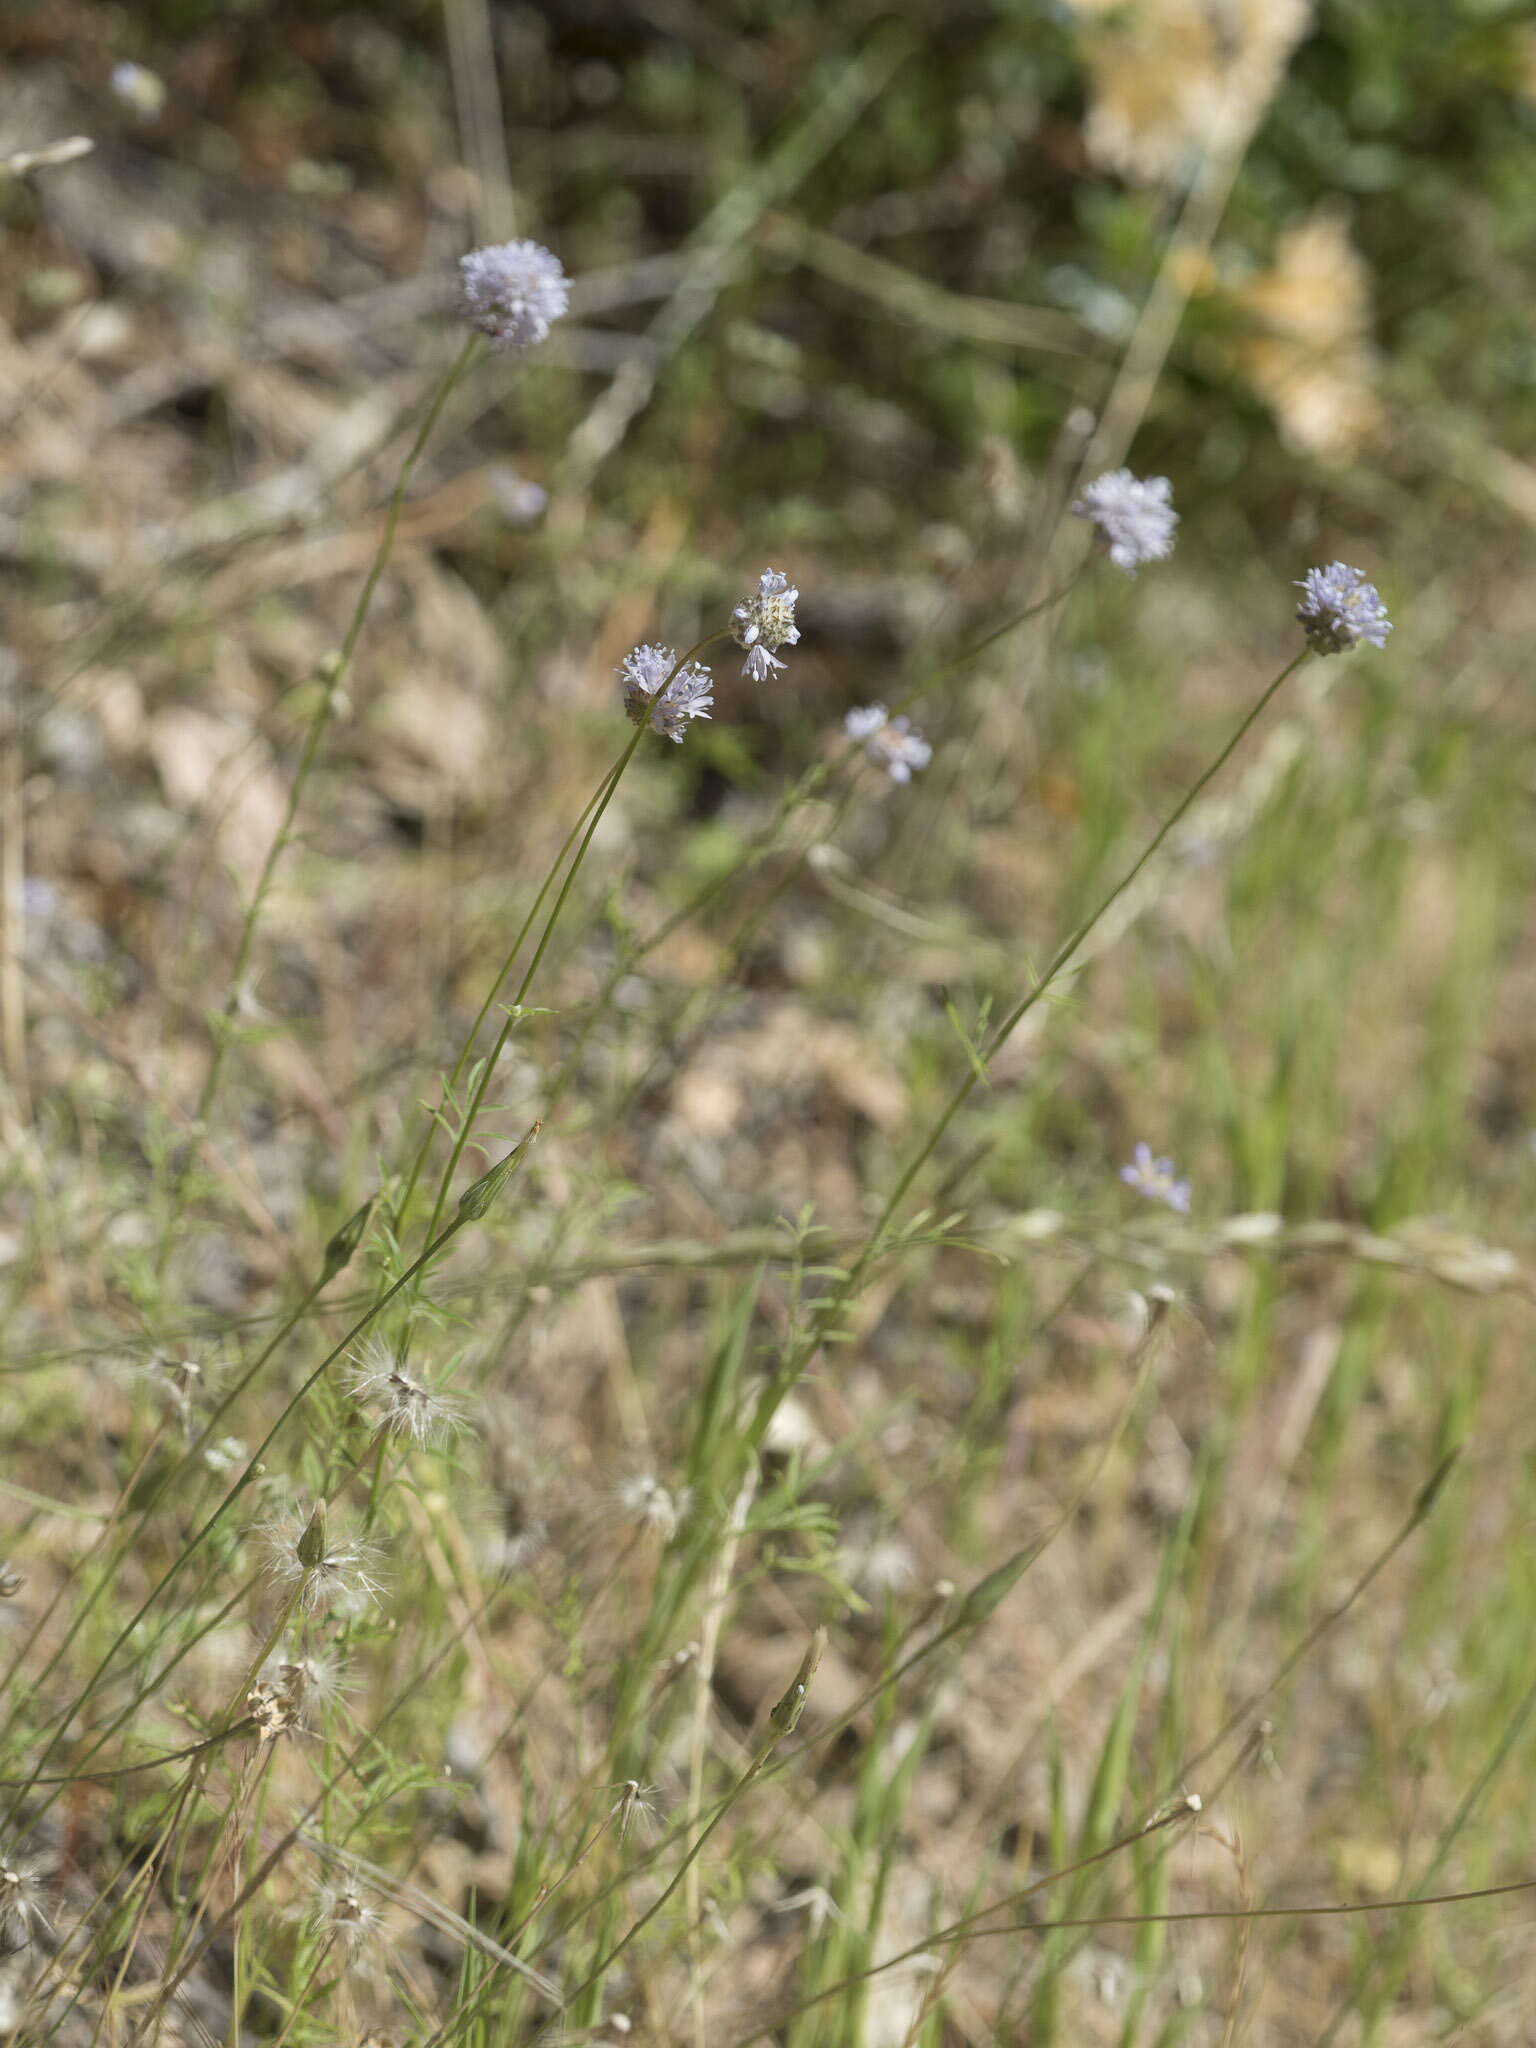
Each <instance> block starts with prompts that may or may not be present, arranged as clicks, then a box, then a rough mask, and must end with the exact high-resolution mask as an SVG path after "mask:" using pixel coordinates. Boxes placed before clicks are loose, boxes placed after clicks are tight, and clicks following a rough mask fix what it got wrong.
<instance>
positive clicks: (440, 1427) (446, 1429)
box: [347, 1344, 464, 1445]
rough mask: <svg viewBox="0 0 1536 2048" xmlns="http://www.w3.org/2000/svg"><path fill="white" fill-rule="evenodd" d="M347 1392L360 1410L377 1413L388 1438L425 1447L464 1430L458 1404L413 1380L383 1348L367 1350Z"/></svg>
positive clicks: (360, 1360) (380, 1424) (375, 1345)
mask: <svg viewBox="0 0 1536 2048" xmlns="http://www.w3.org/2000/svg"><path fill="white" fill-rule="evenodd" d="M347 1391H348V1392H349V1393H350V1394H351V1396H352V1398H353V1400H354V1401H356V1402H357V1404H358V1405H359V1407H362V1408H367V1409H371V1410H373V1411H374V1412H375V1413H376V1415H377V1417H378V1426H379V1428H380V1429H382V1430H383V1432H384V1434H385V1435H386V1436H388V1437H395V1438H399V1437H405V1438H408V1439H409V1440H410V1441H411V1442H412V1443H416V1444H422V1445H425V1444H429V1443H431V1442H432V1441H433V1440H434V1439H435V1438H442V1437H447V1436H452V1435H454V1434H455V1433H456V1432H457V1431H458V1430H461V1429H462V1428H463V1427H464V1413H463V1410H462V1409H461V1408H460V1407H459V1405H458V1404H457V1402H455V1401H451V1400H449V1399H448V1398H447V1397H446V1396H445V1395H443V1394H439V1393H437V1392H436V1391H435V1390H434V1389H433V1388H432V1387H431V1386H429V1385H428V1384H427V1382H426V1381H425V1380H422V1379H415V1378H412V1376H411V1375H410V1374H409V1373H407V1372H406V1371H405V1369H404V1367H403V1366H402V1365H401V1363H400V1362H399V1360H398V1359H397V1358H396V1357H395V1356H394V1354H393V1353H392V1352H389V1351H387V1350H385V1348H384V1347H383V1346H382V1345H378V1344H371V1345H369V1346H367V1347H366V1348H365V1349H364V1351H363V1353H362V1355H361V1357H360V1358H359V1360H358V1369H357V1370H356V1371H355V1372H354V1373H353V1375H352V1377H351V1379H350V1381H349V1382H348V1387H347Z"/></svg>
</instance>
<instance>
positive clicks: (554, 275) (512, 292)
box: [459, 242, 571, 349]
mask: <svg viewBox="0 0 1536 2048" xmlns="http://www.w3.org/2000/svg"><path fill="white" fill-rule="evenodd" d="M459 283H460V286H461V288H462V290H463V294H464V318H465V319H466V320H467V321H469V323H470V325H471V326H472V327H478V328H479V330H480V332H481V333H482V334H486V335H489V336H490V341H491V347H492V348H497V349H502V348H532V347H533V345H534V343H535V342H540V341H542V340H543V339H544V337H545V336H546V335H547V334H548V333H549V330H550V328H551V327H552V326H553V325H554V323H555V322H556V321H557V320H559V319H561V318H562V317H563V315H564V314H565V312H566V310H567V308H568V307H569V305H570V303H571V288H570V285H569V283H568V282H567V281H566V275H565V272H564V271H563V270H562V269H561V267H560V259H559V257H558V256H553V255H551V254H550V252H549V250H548V249H545V248H543V247H541V245H540V244H539V243H537V242H499V243H497V244H496V245H495V246H494V247H493V248H489V249H472V250H471V251H470V253H469V254H468V255H467V256H461V257H460V258H459Z"/></svg>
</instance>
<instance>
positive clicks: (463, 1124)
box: [427, 633, 726, 1237]
mask: <svg viewBox="0 0 1536 2048" xmlns="http://www.w3.org/2000/svg"><path fill="white" fill-rule="evenodd" d="M725 638H726V635H725V634H724V633H709V634H706V635H705V637H704V638H703V639H702V640H700V641H697V642H696V643H695V644H694V645H693V646H692V647H690V648H689V649H688V652H687V653H686V654H684V655H681V656H680V657H679V658H678V660H677V662H676V663H675V664H674V666H673V668H672V669H671V671H670V672H669V674H668V675H667V678H666V680H665V682H663V683H662V685H661V687H660V689H659V690H658V691H657V693H656V694H657V695H658V696H660V695H662V694H663V692H665V690H666V689H667V688H668V686H669V685H670V684H671V682H672V679H673V677H674V676H676V675H678V674H680V673H681V672H682V670H683V669H685V668H686V667H687V666H688V664H689V662H691V661H692V660H694V658H695V657H696V656H697V655H700V654H702V653H703V652H704V649H705V648H706V647H710V646H713V644H714V643H715V641H717V640H723V639H725ZM648 730H649V727H648V726H646V725H641V726H639V727H637V728H636V731H635V736H634V738H633V739H632V740H631V741H630V742H629V745H628V746H627V747H626V748H625V749H624V751H623V753H622V754H621V755H620V756H619V758H618V761H617V762H616V763H615V764H614V766H613V768H612V769H611V770H610V772H609V774H608V776H607V777H606V779H605V783H604V785H603V788H602V794H601V796H600V797H599V799H598V801H597V803H596V804H595V805H594V806H593V808H592V815H591V819H590V821H589V822H588V825H587V828H586V831H585V832H584V833H583V834H582V838H581V844H580V845H579V846H578V847H577V849H576V857H575V859H574V860H573V861H572V862H571V865H570V867H569V869H568V870H567V872H566V877H565V880H564V881H563V882H562V883H561V885H560V893H559V895H558V896H557V897H556V898H555V902H554V907H553V909H552V910H551V911H550V913H549V917H548V918H547V920H546V921H545V925H544V929H543V931H542V933H541V934H540V936H539V943H538V945H537V946H536V947H535V949H534V955H533V958H532V959H531V960H530V961H529V963H528V967H527V971H526V972H525V973H524V975H523V978H522V981H521V982H520V983H519V984H518V990H517V994H516V995H515V996H514V997H513V998H512V1001H511V1002H510V1003H509V1004H508V1005H507V1014H506V1017H505V1019H504V1021H503V1023H502V1026H501V1029H500V1031H499V1032H498V1033H497V1034H496V1042H495V1044H494V1045H493V1046H492V1048H491V1051H490V1055H489V1057H488V1058H487V1060H486V1062H485V1066H484V1068H483V1069H482V1071H481V1074H480V1079H479V1081H478V1082H477V1083H476V1085H475V1090H474V1093H473V1095H472V1096H471V1097H470V1101H469V1106H468V1107H467V1109H466V1110H465V1111H464V1114H463V1116H462V1118H461V1119H460V1122H459V1129H458V1132H457V1134H456V1135H455V1138H454V1141H453V1149H452V1151H451V1153H450V1154H449V1157H448V1164H447V1165H446V1166H445V1167H444V1168H443V1175H442V1179H441V1181H440V1182H439V1183H438V1190H437V1201H436V1203H435V1204H434V1206H433V1210H432V1220H431V1222H430V1223H429V1224H428V1225H427V1234H428V1236H429V1237H430V1236H431V1234H432V1232H433V1231H435V1230H436V1229H437V1226H438V1224H439V1222H440V1221H441V1220H442V1215H443V1210H444V1209H445V1207H446V1206H447V1202H448V1192H449V1189H450V1188H451V1187H452V1186H453V1177H454V1174H455V1173H456V1172H457V1171H458V1165H459V1161H460V1159H462V1158H463V1156H464V1148H465V1147H466V1146H467V1145H468V1143H469V1141H470V1137H471V1135H472V1134H473V1131H474V1127H475V1119H476V1118H477V1117H478V1115H479V1114H480V1107H481V1104H482V1103H483V1102H484V1101H485V1097H486V1091H487V1090H488V1089H489V1087H490V1085H491V1077H492V1075H493V1074H494V1073H495V1071H496V1063H497V1061H498V1060H499V1059H500V1058H501V1055H502V1053H503V1052H504V1051H505V1049H506V1044H507V1040H508V1039H509V1038H510V1037H511V1036H512V1033H513V1031H514V1030H515V1029H516V1028H517V1024H518V1021H519V1019H520V1016H521V1013H522V1007H523V1005H524V1003H525V1002H526V1001H527V1000H528V992H529V990H530V989H531V988H532V987H533V983H534V977H535V976H536V975H537V974H538V971H539V968H540V966H541V965H542V964H543V960H544V955H545V953H546V952H547V951H548V949H549V942H550V940H551V939H552V938H553V937H554V933H555V927H556V926H557V925H558V924H559V922H560V915H561V912H562V911H563V910H564V909H565V906H566V903H567V901H568V900H569V898H570V894H571V889H572V887H573V886H574V884H575V881H576V877H577V876H578V875H579V874H580V873H581V867H582V863H583V861H585V859H586V857H587V853H588V850H589V849H590V847H591V845H592V840H593V836H594V834H595V833H596V831H597V828H598V826H599V825H600V824H601V823H602V822H603V814H604V812H605V811H606V810H607V808H608V806H609V804H610V803H611V802H612V800H613V793H614V791H615V790H616V789H617V788H618V786H619V784H620V782H621V781H622V780H623V777H624V771H625V769H626V768H627V767H628V766H629V764H630V762H631V761H632V760H633V759H634V758H635V754H636V751H637V750H638V748H639V745H640V742H641V741H642V740H643V739H644V738H645V735H646V733H647V731H648Z"/></svg>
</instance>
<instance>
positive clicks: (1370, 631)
mask: <svg viewBox="0 0 1536 2048" xmlns="http://www.w3.org/2000/svg"><path fill="white" fill-rule="evenodd" d="M1296 588H1297V589H1298V590H1300V591H1304V592H1305V593H1306V594H1305V596H1304V597H1303V598H1302V600H1301V603H1300V604H1299V605H1297V607H1296V616H1297V618H1298V619H1300V621H1301V623H1302V626H1303V628H1304V629H1305V632H1306V635H1307V641H1308V644H1309V645H1310V647H1311V649H1312V652H1313V653H1314V654H1344V653H1347V652H1348V650H1349V649H1350V648H1351V647H1358V646H1359V645H1360V642H1361V641H1362V640H1364V641H1367V642H1368V643H1369V644H1370V645H1371V646H1372V647H1385V646H1386V644H1387V635H1388V634H1389V633H1390V632H1391V630H1392V621H1391V620H1390V619H1389V618H1388V617H1387V608H1386V606H1385V605H1384V604H1383V603H1382V601H1381V592H1380V591H1379V590H1378V589H1377V588H1376V586H1375V584H1374V583H1367V582H1366V580H1365V577H1364V576H1363V575H1362V574H1361V573H1360V571H1359V570H1358V569H1351V568H1350V567H1349V565H1348V563H1346V562H1330V563H1329V564H1328V566H1327V568H1326V569H1309V570H1308V571H1307V573H1306V576H1305V577H1304V578H1303V580H1302V581H1301V582H1300V583H1298V584H1297V586H1296Z"/></svg>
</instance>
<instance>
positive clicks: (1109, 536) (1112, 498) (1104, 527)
mask: <svg viewBox="0 0 1536 2048" xmlns="http://www.w3.org/2000/svg"><path fill="white" fill-rule="evenodd" d="M1072 511H1073V513H1074V515H1075V516H1076V517H1077V518H1078V519H1090V520H1092V522H1093V530H1094V532H1095V534H1096V535H1097V536H1098V541H1099V545H1100V546H1101V547H1102V548H1104V549H1105V550H1106V552H1107V553H1108V555H1109V559H1110V560H1111V561H1112V562H1113V563H1114V565H1115V567H1116V568H1117V569H1124V570H1125V572H1126V574H1127V575H1128V576H1133V575H1134V574H1135V573H1136V571H1137V569H1138V568H1139V567H1140V566H1141V564H1142V563H1143V562H1161V561H1164V560H1165V559H1166V558H1167V557H1168V556H1169V555H1171V554H1172V553H1173V529H1174V528H1175V527H1176V526H1177V525H1178V523H1179V515H1178V513H1177V512H1175V511H1174V509H1173V485H1172V484H1171V483H1169V481H1168V479H1167V477H1165V476H1149V477H1147V478H1146V479H1145V480H1143V479H1141V478H1139V477H1134V476H1132V475H1131V472H1130V471H1129V470H1128V469H1112V470H1110V471H1109V472H1108V473H1107V475H1105V476H1101V477H1095V478H1094V480H1093V482H1092V483H1091V484H1089V485H1088V487H1087V488H1086V490H1084V492H1083V494H1082V496H1081V497H1080V498H1079V499H1078V500H1077V501H1076V503H1075V504H1074V505H1073V507H1072Z"/></svg>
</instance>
